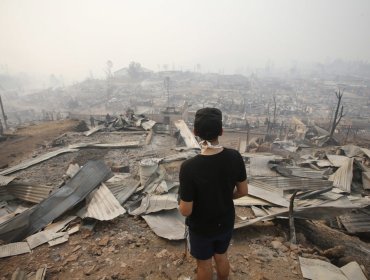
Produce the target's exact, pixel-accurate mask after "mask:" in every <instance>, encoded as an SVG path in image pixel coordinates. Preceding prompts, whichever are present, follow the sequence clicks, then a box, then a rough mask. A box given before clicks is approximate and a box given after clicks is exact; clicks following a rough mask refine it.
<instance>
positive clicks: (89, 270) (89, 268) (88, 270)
mask: <svg viewBox="0 0 370 280" xmlns="http://www.w3.org/2000/svg"><path fill="white" fill-rule="evenodd" d="M95 267H96V265H92V266H87V267H85V268H84V274H85V275H91V274H92V273H93V271H94V269H95Z"/></svg>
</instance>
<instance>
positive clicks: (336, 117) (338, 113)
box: [330, 90, 344, 138]
mask: <svg viewBox="0 0 370 280" xmlns="http://www.w3.org/2000/svg"><path fill="white" fill-rule="evenodd" d="M335 95H336V96H337V100H338V102H337V107H336V109H335V113H334V119H333V122H332V124H331V129H330V138H333V135H334V131H335V128H336V127H337V126H338V124H339V122H340V121H341V119H342V118H343V117H344V114H343V105H342V106H341V103H342V97H343V92H340V90H339V91H338V92H335ZM339 108H340V110H339Z"/></svg>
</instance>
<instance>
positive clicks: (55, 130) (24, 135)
mask: <svg viewBox="0 0 370 280" xmlns="http://www.w3.org/2000/svg"><path fill="white" fill-rule="evenodd" d="M76 124H77V121H75V120H62V121H53V122H44V123H40V124H36V125H32V126H27V127H22V128H19V129H18V130H17V131H16V132H15V133H14V134H12V135H9V137H8V139H7V140H6V141H3V142H0V168H4V167H6V166H7V165H8V166H11V165H14V164H15V163H18V162H20V161H22V160H24V159H27V158H30V157H31V156H32V154H33V152H34V150H36V149H38V148H40V147H43V146H45V145H46V143H48V142H49V141H52V140H53V139H55V138H56V137H58V136H59V135H61V134H63V133H65V132H67V131H70V130H71V129H72V128H73V127H74V126H75V125H76Z"/></svg>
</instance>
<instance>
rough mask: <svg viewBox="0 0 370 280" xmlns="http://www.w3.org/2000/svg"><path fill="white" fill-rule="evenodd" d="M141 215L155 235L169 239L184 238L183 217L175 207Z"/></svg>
mask: <svg viewBox="0 0 370 280" xmlns="http://www.w3.org/2000/svg"><path fill="white" fill-rule="evenodd" d="M142 217H143V218H144V220H145V221H146V222H147V224H148V225H149V227H150V228H151V229H152V230H153V231H154V233H155V234H156V235H158V236H160V237H163V238H166V239H170V240H181V239H185V217H183V216H182V215H181V214H180V213H179V211H178V210H177V209H173V210H169V211H161V212H158V213H154V214H149V215H144V216H142Z"/></svg>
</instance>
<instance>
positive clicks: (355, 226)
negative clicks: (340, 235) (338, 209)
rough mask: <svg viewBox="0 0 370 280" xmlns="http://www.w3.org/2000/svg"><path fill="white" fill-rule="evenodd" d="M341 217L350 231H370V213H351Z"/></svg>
mask: <svg viewBox="0 0 370 280" xmlns="http://www.w3.org/2000/svg"><path fill="white" fill-rule="evenodd" d="M339 219H340V221H341V223H342V224H343V226H344V227H345V228H346V230H347V231H348V232H350V233H364V232H370V213H366V212H359V213H350V214H346V215H343V216H340V217H339Z"/></svg>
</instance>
